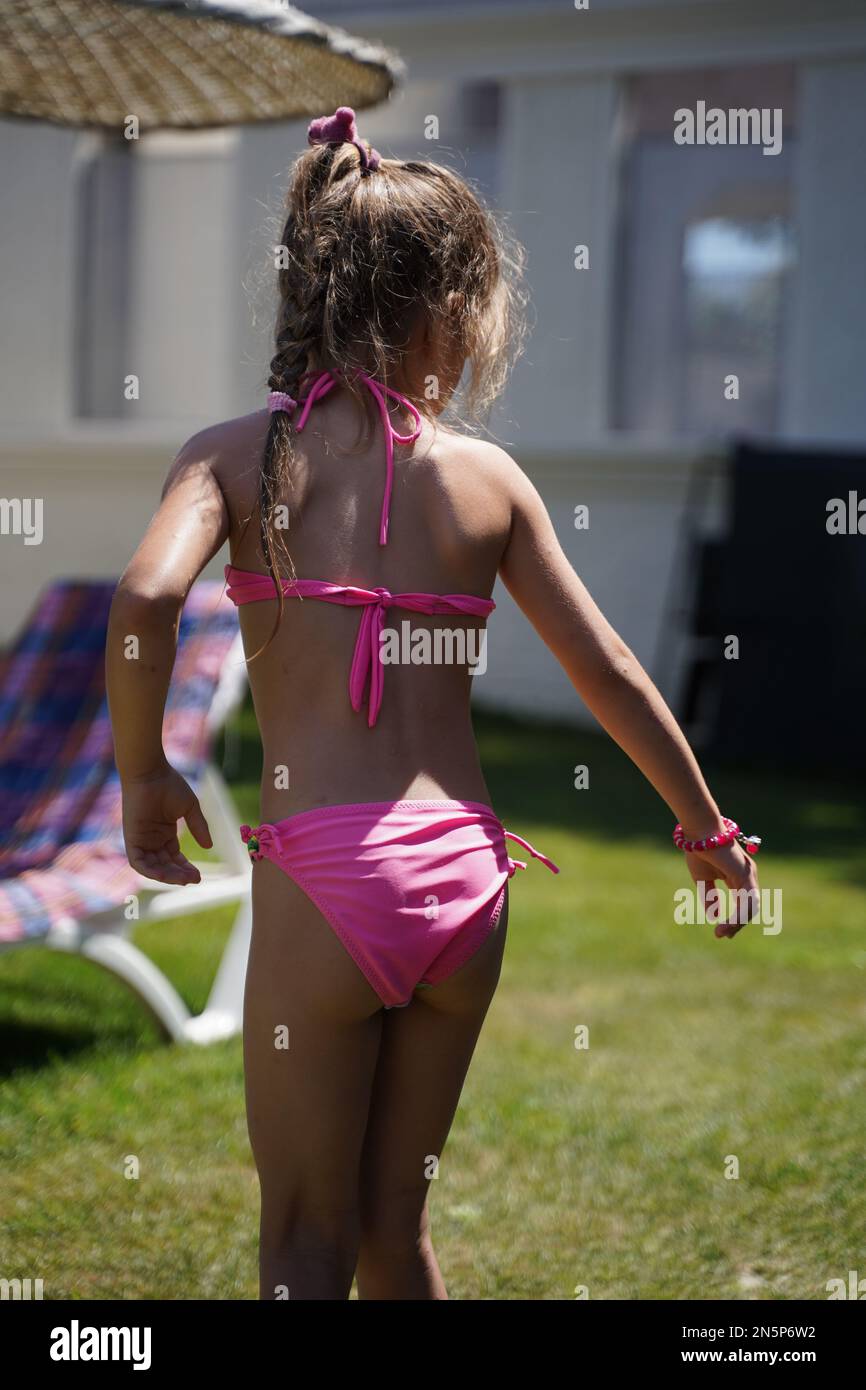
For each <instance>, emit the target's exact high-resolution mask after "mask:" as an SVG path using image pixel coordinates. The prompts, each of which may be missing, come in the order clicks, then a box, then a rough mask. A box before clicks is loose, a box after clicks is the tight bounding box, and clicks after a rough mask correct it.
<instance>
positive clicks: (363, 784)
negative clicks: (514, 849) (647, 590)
mask: <svg viewBox="0 0 866 1390" xmlns="http://www.w3.org/2000/svg"><path fill="white" fill-rule="evenodd" d="M391 418H392V424H393V426H394V427H395V428H396V429H397V430H398V432H400V433H405V432H407V430H408V426H411V423H412V422H411V420H410V421H408V426H407V419H406V414H405V412H404V411H403V409H402V407H400V405H399V404H397V405H396V409H395V410H394V412H393V414H392V417H391ZM268 423H269V422H268V416H267V414H266V413H265V412H258V413H256V414H253V415H249V416H245V417H242V418H241V419H238V420H233V421H229V422H227V423H226V424H223V425H220V426H216V427H215V428H214V429H212V430H209V431H206V432H205V434H204V435H202V436H199V437H198V440H197V444H198V446H199V447H201V449H202V453H203V455H204V454H205V453H209V454H210V455H211V457H212V460H213V462H212V467H213V468H214V471H215V473H216V474H217V477H218V479H219V482H220V485H221V487H222V489H223V493H224V496H225V498H226V503H227V506H228V511H229V516H230V525H231V532H230V548H231V557H232V565H233V566H234V567H236V569H238V570H241V571H245V572H248V573H256V574H262V575H266V574H267V564H266V561H265V558H264V556H263V554H262V547H261V543H260V539H259V529H260V528H259V517H260V507H259V497H258V461H259V459H260V458H261V454H262V448H263V443H264V436H265V433H266V430H267V427H268ZM370 425H371V426H372V427H371V428H370V427H368V426H367V425H366V424H365V422H364V420H363V416H362V413H361V410H360V409H359V404H358V402H357V401H356V400H354V399H352V397H351V396H350V395H349V394H348V392H338V391H332V392H331V393H330V395H329V396H328V397H327V398H326V399H324V400H322V401H321V402H318V403H317V404H316V405H315V407H314V409H313V412H312V413H311V415H310V418H309V423H308V424H307V425H306V428H305V429H304V431H303V433H301V434H298V435H296V438H295V441H294V457H293V465H292V480H291V486H290V488H288V489H286V490H285V495H284V496H282V497H280V498H279V499H278V505H281V504H284V505H285V506H286V508H287V512H286V513H285V514H284V515H287V516H288V518H289V521H288V529H287V530H286V532H285V536H286V548H287V551H288V555H289V556H290V558H291V564H292V566H293V568H294V571H295V574H296V575H297V577H298V578H301V579H314V580H323V581H327V582H329V583H332V584H335V585H350V586H351V585H354V586H363V587H364V588H366V589H371V590H372V589H379V588H384V589H387V590H388V591H389V592H390V593H391V594H395V595H396V594H405V593H416V592H417V593H422V594H437V595H442V594H469V595H476V596H478V597H479V598H484V599H486V598H489V597H490V595H491V591H492V588H493V584H494V580H495V578H496V573H497V568H498V566H499V563H500V560H501V558H502V555H503V551H504V549H505V546H506V544H507V541H508V536H509V529H510V522H511V507H510V503H509V488H508V485H507V484H508V476H507V475H508V468H509V464H510V460H509V459H508V458H507V456H506V455H505V454H504V453H503V452H502V451H501V450H498V449H497V448H495V447H494V446H493V445H489V444H485V443H483V442H481V441H478V440H475V439H472V438H468V437H466V436H462V435H459V434H456V433H454V432H452V431H449V430H445V429H442V428H441V427H439V426H437V425H436V424H434V423H433V422H432V421H431V420H429V419H428V420H425V421H424V422H423V425H422V432H421V434H420V436H419V438H418V439H417V441H416V442H415V443H414V444H413V445H410V446H401V445H399V444H398V445H396V448H395V460H394V487H393V494H392V498H391V502H390V509H389V510H390V525H389V530H388V542H387V544H386V545H380V544H379V524H380V512H381V509H382V497H383V490H384V487H385V473H386V469H385V439H384V429H383V426H382V423H381V421H380V420H379V419H378V417H377V416H376V414H375V413H373V414H372V415H371V417H370ZM511 467H513V465H511ZM271 592H272V593H273V595H274V598H273V601H272V602H256V603H248V604H244V605H243V606H242V607H241V608H240V610H239V611H240V615H241V626H242V632H243V637H244V645H245V650H246V655H247V658H248V659H249V658H252V657H253V656H254V654H255V653H257V652H260V655H258V656H255V659H253V660H250V661H249V668H248V669H249V675H250V683H251V687H252V692H253V699H254V702H255V706H256V712H257V716H258V721H259V727H260V731H261V736H262V743H263V758H264V762H263V783H262V810H263V813H264V814H265V815H266V816H268V815H271V814H275V813H276V810H277V806H278V807H279V809H280V811H281V814H285V813H286V810H287V809H293V810H297V809H303V808H306V807H309V806H314V805H319V804H322V803H332V802H341V801H352V800H360V799H362V798H363V799H382V800H386V799H389V798H400V797H408V796H412V797H433V796H440V797H441V796H445V797H466V798H470V799H477V800H485V799H486V798H487V790H486V787H485V784H484V780H483V777H482V774H481V770H480V766H479V763H478V757H477V754H476V751H475V745H474V739H473V735H472V726H471V720H470V716H469V698H470V693H471V684H472V677H471V676H470V674H469V669H468V665H467V657H468V660H469V661H472V660H473V659H475V658H477V657H478V655H479V653H483V647H482V643H483V641H484V635H483V633H484V626H485V622H484V618H483V617H482V616H474V615H464V614H459V613H449V614H426V613H419V612H409V611H407V610H405V609H403V608H402V607H398V606H388V607H387V608H386V611H385V615H384V623H385V627H386V629H387V630H388V632H389V633H393V634H395V636H394V638H393V639H392V643H393V651H394V654H395V655H396V656H397V658H398V659H397V660H396V662H391V661H389V662H388V664H387V665H385V666H384V667H383V693H382V703H381V709H380V710H379V712H378V717H377V719H376V723H375V726H374V727H372V728H371V727H368V713H369V699H366V700H365V702H364V704H363V706H362V708H361V709H360V710H358V711H356V710H354V709H353V708H352V705H351V703H350V699H349V694H348V682H349V672H350V668H351V665H352V659H353V654H354V649H355V645H356V641H357V638H358V630H359V625H360V623H361V621H362V614H363V609H362V608H358V607H349V608H347V607H344V606H340V605H337V604H332V603H323V602H318V601H316V600H314V599H303V598H302V599H300V600H292V601H288V600H287V601H286V603H285V607H284V612H283V615H282V619H281V621H280V622H279V625H278V626H277V628H276V632H275V634H274V638H273V641H272V642H270V643H269V644H268V639H269V637H270V636H271V633H272V632H274V628H275V624H276V622H277V602H276V591H275V590H274V589H273V587H272V589H271ZM443 630H447V633H448V634H454V636H453V637H449V636H447V635H446V633H445V632H444V631H443ZM422 632H427V633H429V634H430V638H429V640H427V639H425V638H424V637H421V636H419V635H418V634H419V633H422ZM437 632H438V634H439V636H438V637H436V636H435V634H437ZM413 643H414V647H413ZM425 644H426V649H425ZM413 649H414V652H415V661H412V660H411V655H412V651H413ZM407 656H408V657H409V659H408V660H407ZM437 657H438V660H437ZM481 665H482V669H483V660H482V663H481ZM281 768H286V769H288V773H289V788H288V795H287V791H286V789H285V787H284V786H281V789H280V790H279V792H278V793H277V792H275V791H274V780H275V776H276V775H277V774H275V769H281ZM278 780H279V778H278ZM283 781H284V778H283Z"/></svg>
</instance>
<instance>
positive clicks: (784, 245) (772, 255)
mask: <svg viewBox="0 0 866 1390" xmlns="http://www.w3.org/2000/svg"><path fill="white" fill-rule="evenodd" d="M698 102H703V103H705V107H704V109H705V110H707V111H709V110H710V109H711V108H718V109H721V110H723V111H725V112H727V111H728V110H732V109H736V110H740V109H743V108H745V109H747V110H749V109H755V108H756V109H757V110H759V111H760V110H769V111H773V110H775V109H780V110H781V111H782V112H783V125H782V130H783V139H782V144H781V149H780V150H779V152H778V153H777V154H773V155H765V154H764V152H763V148H762V147H761V146H760V145H759V144H738V143H730V144H717V145H711V144H697V143H696V144H691V145H690V144H677V143H676V142H675V141H674V138H673V136H674V127H675V112H677V111H678V110H680V109H683V108H685V109H688V110H691V111H696V110H697V103H698ZM794 118H795V111H794V71H793V69H791V68H790V67H789V66H787V65H784V66H773V67H769V68H764V67H762V68H743V69H733V70H729V71H712V70H710V71H695V72H683V73H675V74H653V75H651V76H648V77H640V78H637V79H634V80H633V81H632V82H630V83H629V86H628V91H627V96H626V120H625V149H624V159H623V165H622V197H623V209H622V218H621V241H620V260H619V269H620V283H619V298H618V307H617V323H616V326H615V330H616V331H615V342H616V358H615V363H614V367H615V370H614V380H615V383H616V385H615V399H614V402H613V412H612V413H613V423H614V426H615V427H616V428H620V429H626V430H633V431H636V432H642V433H646V434H651V435H655V436H662V437H663V436H665V435H689V434H718V433H749V432H754V433H761V434H772V433H773V432H774V431H775V430H776V428H777V426H778V417H779V382H780V368H781V357H782V352H783V350H784V342H785V334H784V323H785V313H786V307H787V302H788V290H789V285H790V278H791V272H792V269H793V266H794V264H795V254H796V253H795V245H794V229H793V221H792V188H791V177H792V168H793V160H792V146H793V143H794V139H795V119H794ZM733 377H736V378H737V383H736V385H733V384H732V383H731V378H733ZM735 391H736V392H738V396H735V395H734V392H735ZM726 392H727V395H726Z"/></svg>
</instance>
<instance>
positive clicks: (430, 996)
mask: <svg viewBox="0 0 866 1390" xmlns="http://www.w3.org/2000/svg"><path fill="white" fill-rule="evenodd" d="M507 925H508V895H507V893H506V899H505V904H504V906H503V909H502V914H501V916H500V918H499V921H498V923H497V925H496V927H495V928H494V930H493V932H492V933H491V934H490V936H489V937H488V938H487V940H486V941H485V943H484V945H483V946H482V947H481V948H480V950H479V951H477V952H476V954H475V955H474V956H472V957H471V959H470V960H469V961H467V963H466V965H464V966H462V967H461V969H460V970H458V971H456V972H455V974H454V975H452V976H450V978H449V979H447V980H443V981H442V982H441V983H440V984H438V985H434V986H433V987H432V988H431V989H425V990H421V991H420V992H419V993H418V994H416V995H415V998H414V999H413V1001H412V1003H411V1004H410V1005H409V1006H408V1008H406V1009H395V1010H393V1011H392V1012H390V1013H387V1014H385V1017H384V1021H383V1025H382V1043H381V1047H380V1050H379V1062H378V1067H377V1070H376V1077H375V1081H374V1083H373V1097H372V1101H371V1105H370V1118H369V1123H368V1127H367V1135H366V1138H365V1140H364V1150H363V1155H362V1159H361V1244H360V1252H359V1257H358V1295H359V1297H360V1298H367V1299H370V1298H377V1299H437V1298H447V1297H448V1294H447V1293H446V1291H445V1285H444V1283H443V1280H442V1275H441V1274H440V1272H439V1266H438V1264H437V1262H436V1256H435V1254H434V1252H433V1246H432V1244H431V1241H430V1231H429V1225H428V1216H427V1193H428V1189H429V1184H430V1166H431V1162H432V1161H435V1160H437V1159H439V1158H441V1155H442V1150H443V1149H444V1147H445V1141H446V1139H447V1137H448V1132H449V1130H450V1128H451V1122H452V1120H453V1118H454V1112H455V1111H456V1109H457V1102H458V1100H459V1099H460V1092H461V1090H462V1089H463V1082H464V1080H465V1077H466V1072H467V1071H468V1069H469V1063H470V1060H471V1058H472V1053H473V1051H474V1050H475V1043H476V1041H477V1039H478V1034H479V1033H480V1031H481V1025H482V1023H483V1022H484V1017H485V1015H486V1013H487V1009H488V1007H489V1004H490V1001H491V999H492V998H493V993H494V991H495V989H496V985H497V982H498V980H499V971H500V967H501V963H502V952H503V950H504V947H505V934H506V930H507Z"/></svg>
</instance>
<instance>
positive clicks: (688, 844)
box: [674, 816, 761, 854]
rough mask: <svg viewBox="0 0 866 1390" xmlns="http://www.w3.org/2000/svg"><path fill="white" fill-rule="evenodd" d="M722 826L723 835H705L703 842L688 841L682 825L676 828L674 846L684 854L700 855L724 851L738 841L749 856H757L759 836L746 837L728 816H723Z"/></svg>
mask: <svg viewBox="0 0 866 1390" xmlns="http://www.w3.org/2000/svg"><path fill="white" fill-rule="evenodd" d="M722 825H723V826H724V827H725V829H724V833H723V834H721V835H705V836H704V838H703V840H687V839H686V837H685V834H684V832H683V827H682V826H681V825H675V826H674V844H675V845H676V847H677V849H681V850H682V851H683V853H684V854H700V853H701V852H702V851H703V850H707V849H724V848H725V846H726V845H732V844H733V843H734V841H735V840H736V842H737V844H738V845H742V847H743V849H744V850H746V851H747V852H748V853H749V854H757V853H758V850H759V849H760V846H761V837H760V836H759V835H744V834H743V832H742V830H741V829H740V827H739V826H738V825H737V822H736V821H733V820H730V819H729V818H728V816H722Z"/></svg>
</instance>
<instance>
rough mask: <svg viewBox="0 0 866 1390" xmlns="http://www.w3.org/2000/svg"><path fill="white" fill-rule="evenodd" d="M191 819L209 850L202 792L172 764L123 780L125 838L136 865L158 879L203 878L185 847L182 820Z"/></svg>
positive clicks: (193, 830) (198, 837) (198, 838)
mask: <svg viewBox="0 0 866 1390" xmlns="http://www.w3.org/2000/svg"><path fill="white" fill-rule="evenodd" d="M179 820H185V821H186V824H187V828H188V829H189V832H190V834H191V835H192V836H193V838H194V839H195V840H196V842H197V843H198V844H200V845H201V846H202V848H203V849H210V848H211V847H212V845H213V840H212V839H211V833H210V831H209V830H208V826H207V821H206V820H205V818H204V814H203V812H202V809H201V806H200V805H199V802H198V797H197V796H196V794H195V792H194V791H193V790H192V787H191V786H190V785H189V783H188V782H186V781H185V780H184V778H183V777H181V775H180V773H179V772H175V770H174V768H173V767H170V766H169V765H168V763H166V765H165V768H164V769H163V770H161V771H159V772H155V773H152V774H149V775H148V776H145V777H136V778H134V779H132V780H129V781H126V782H124V783H123V841H124V844H125V846H126V856H127V858H128V860H129V862H130V864H131V865H132V867H133V868H134V869H137V870H138V872H139V873H140V874H143V875H144V877H145V878H155V879H156V880H157V882H158V883H178V884H187V883H200V882H201V874H200V873H199V871H198V869H197V868H196V867H195V866H194V865H193V864H191V863H190V862H189V860H188V859H187V858H186V856H185V855H183V854H181V852H180V844H179V842H178V837H177V823H178V821H179Z"/></svg>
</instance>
